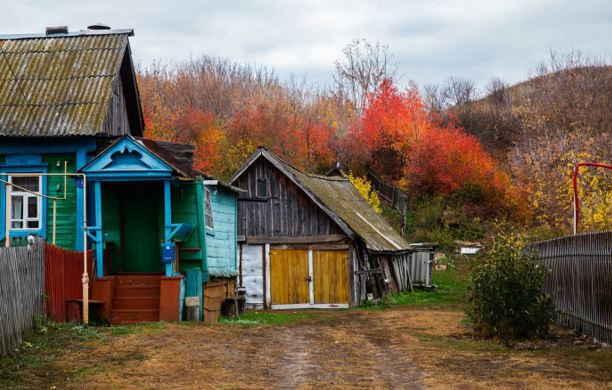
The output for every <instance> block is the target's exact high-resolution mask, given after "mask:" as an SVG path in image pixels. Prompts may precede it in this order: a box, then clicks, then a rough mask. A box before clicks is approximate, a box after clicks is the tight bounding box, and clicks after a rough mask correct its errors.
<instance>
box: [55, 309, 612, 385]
mask: <svg viewBox="0 0 612 390" xmlns="http://www.w3.org/2000/svg"><path fill="white" fill-rule="evenodd" d="M462 318H463V314H462V313H461V312H460V311H456V310H448V309H440V310H437V309H435V308H434V309H431V308H429V309H418V308H398V309H392V310H385V311H366V310H355V311H353V310H350V311H335V312H324V313H318V314H317V315H316V316H315V318H313V319H305V320H300V321H297V322H293V323H289V324H286V325H254V326H244V325H237V324H202V323H198V324H165V325H164V326H163V327H159V328H158V329H157V330H154V331H146V332H141V333H134V334H128V335H122V336H110V337H107V338H105V339H104V340H103V341H94V342H91V343H90V344H89V348H80V349H73V350H72V351H71V352H69V353H67V354H65V355H64V357H63V358H62V359H61V360H60V361H58V364H57V366H58V367H59V368H61V369H62V370H63V371H64V373H61V374H58V375H56V376H57V377H58V378H61V379H60V380H61V382H59V383H57V382H56V380H57V379H54V381H51V382H53V383H54V384H53V385H54V386H56V388H57V389H60V388H74V389H77V388H78V389H82V388H94V389H105V390H108V389H115V388H116V389H203V388H221V389H224V388H228V389H234V388H239V389H251V388H252V389H260V388H308V389H310V388H316V389H319V388H320V389H329V388H367V389H372V388H373V389H418V388H432V387H433V388H481V389H485V388H551V389H553V388H554V389H558V388H568V387H579V388H594V389H595V388H597V389H599V388H606V387H610V383H609V376H606V375H607V374H605V373H603V374H602V373H601V368H598V367H591V366H589V364H588V361H586V362H585V361H584V360H580V359H582V357H581V358H580V359H573V358H571V355H568V356H570V358H568V359H565V357H564V358H563V359H559V360H555V359H557V355H554V356H553V357H552V358H551V356H552V355H550V354H549V351H548V350H545V351H544V352H542V351H516V352H511V353H510V352H508V350H504V349H503V348H502V347H499V346H496V344H494V343H491V342H488V341H487V342H479V341H474V340H471V339H466V338H465V337H466V336H465V332H466V328H465V326H464V325H462V324H461V319H462ZM564 353H565V352H564ZM589 353H590V352H589ZM606 353H608V352H606ZM601 356H603V355H601ZM606 356H607V357H608V358H609V357H610V354H608V355H606ZM572 359H573V360H572ZM64 377H65V378H64ZM47 383H49V382H47ZM49 387H50V386H48V387H47V388H49Z"/></svg>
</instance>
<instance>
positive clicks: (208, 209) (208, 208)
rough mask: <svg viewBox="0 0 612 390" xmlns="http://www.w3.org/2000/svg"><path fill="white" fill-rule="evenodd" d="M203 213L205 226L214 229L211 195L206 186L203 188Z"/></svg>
mask: <svg viewBox="0 0 612 390" xmlns="http://www.w3.org/2000/svg"><path fill="white" fill-rule="evenodd" d="M204 214H205V215H206V227H207V228H209V229H214V225H213V216H212V195H211V193H210V190H209V189H208V188H204Z"/></svg>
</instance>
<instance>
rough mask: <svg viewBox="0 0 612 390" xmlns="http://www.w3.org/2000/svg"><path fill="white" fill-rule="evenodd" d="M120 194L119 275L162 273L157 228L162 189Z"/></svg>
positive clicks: (146, 187)
mask: <svg viewBox="0 0 612 390" xmlns="http://www.w3.org/2000/svg"><path fill="white" fill-rule="evenodd" d="M126 187H127V185H126ZM121 192H122V193H121V197H120V213H121V222H122V225H123V226H122V228H121V246H122V251H121V252H122V267H121V270H122V272H143V273H161V272H163V271H164V266H163V264H162V261H161V249H160V230H161V229H160V225H159V223H160V221H159V219H160V215H159V203H160V200H161V194H162V187H161V186H158V185H152V184H143V185H134V186H133V187H132V186H129V187H128V188H126V189H125V190H124V191H121Z"/></svg>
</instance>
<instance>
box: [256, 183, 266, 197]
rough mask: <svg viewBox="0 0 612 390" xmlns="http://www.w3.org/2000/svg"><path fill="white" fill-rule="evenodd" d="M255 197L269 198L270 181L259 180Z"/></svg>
mask: <svg viewBox="0 0 612 390" xmlns="http://www.w3.org/2000/svg"><path fill="white" fill-rule="evenodd" d="M255 196H257V197H258V198H267V197H268V181H267V180H266V179H257V188H256V189H255Z"/></svg>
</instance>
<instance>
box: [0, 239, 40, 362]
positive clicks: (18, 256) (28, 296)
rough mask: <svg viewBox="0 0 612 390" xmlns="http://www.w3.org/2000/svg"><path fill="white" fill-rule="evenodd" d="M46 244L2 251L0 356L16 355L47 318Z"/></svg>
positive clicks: (35, 242) (2, 249) (35, 243)
mask: <svg viewBox="0 0 612 390" xmlns="http://www.w3.org/2000/svg"><path fill="white" fill-rule="evenodd" d="M43 254H44V242H43V240H42V239H40V238H36V239H35V240H34V243H33V245H31V246H22V247H11V248H0V354H2V355H6V354H9V353H11V352H13V351H14V349H15V348H16V347H18V346H19V345H20V344H21V342H22V337H23V334H24V333H26V332H28V331H31V330H32V327H33V323H34V319H35V318H36V317H37V316H41V317H42V316H43V315H44V301H43V299H44V297H43V294H44V288H45V279H44V271H45V267H44V260H43Z"/></svg>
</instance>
